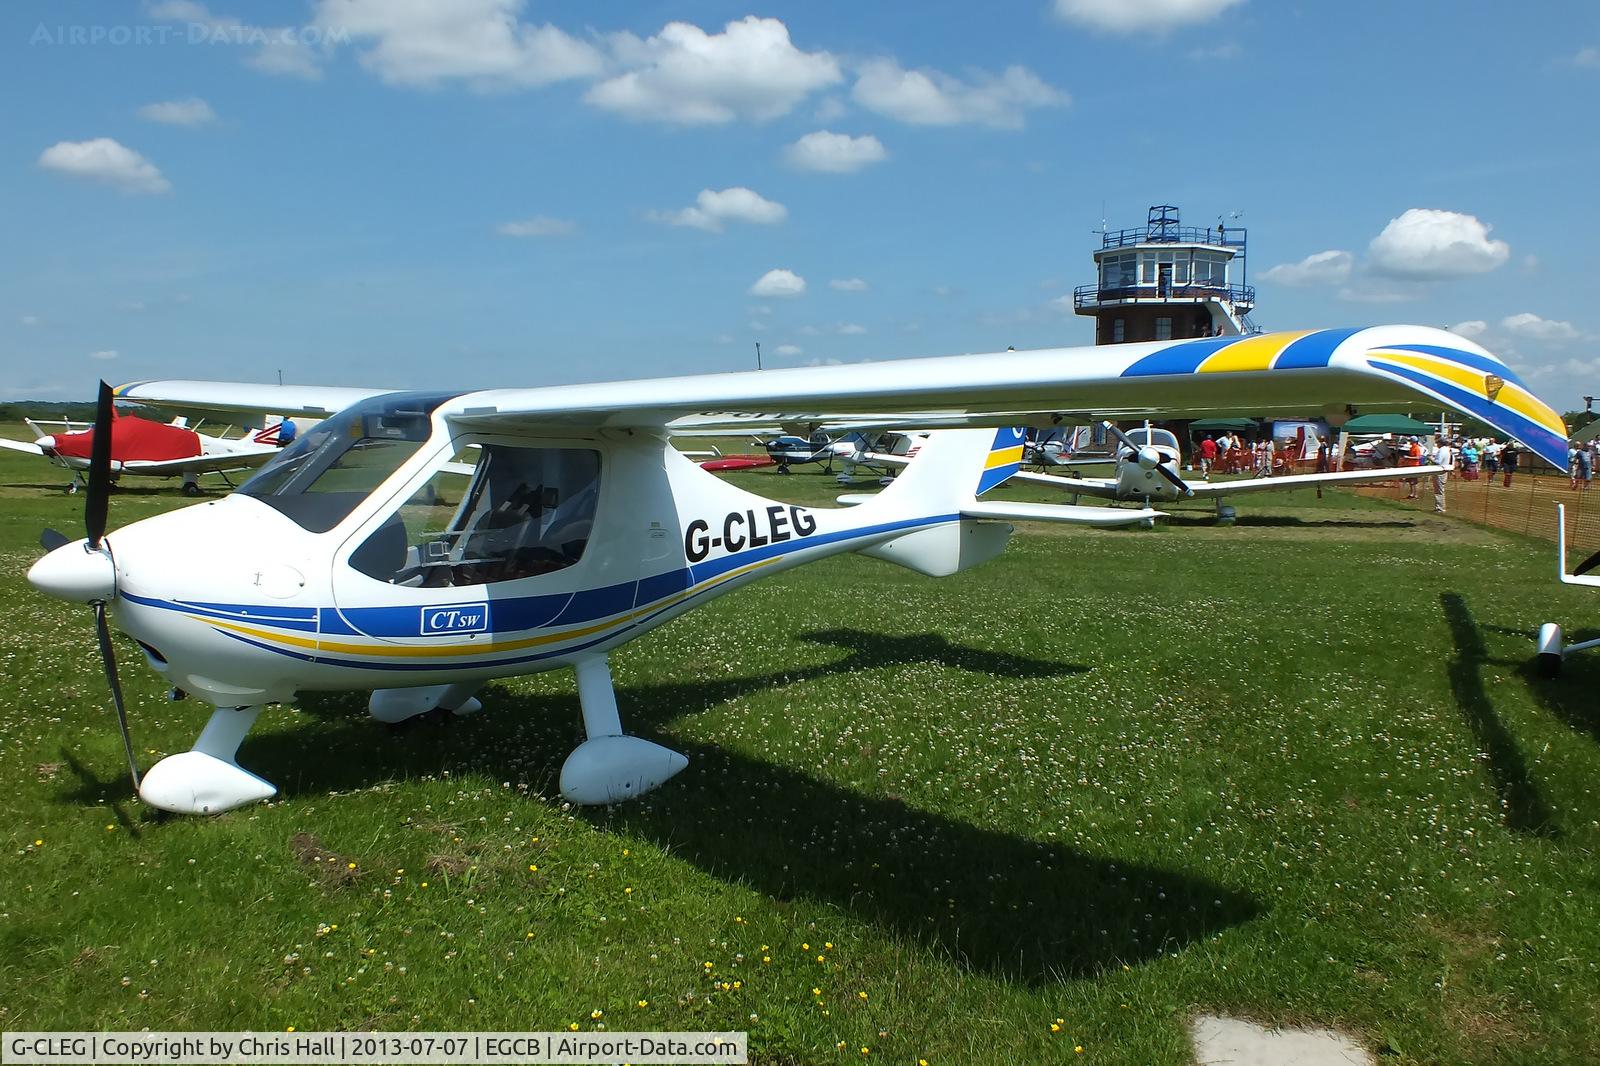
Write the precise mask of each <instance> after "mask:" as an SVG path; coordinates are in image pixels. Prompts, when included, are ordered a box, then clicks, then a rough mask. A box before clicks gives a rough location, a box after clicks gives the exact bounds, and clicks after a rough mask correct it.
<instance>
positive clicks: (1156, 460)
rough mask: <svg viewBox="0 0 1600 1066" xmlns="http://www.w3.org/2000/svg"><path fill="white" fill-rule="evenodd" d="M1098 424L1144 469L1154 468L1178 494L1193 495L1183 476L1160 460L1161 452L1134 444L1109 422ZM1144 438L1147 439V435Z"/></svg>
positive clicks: (1130, 438)
mask: <svg viewBox="0 0 1600 1066" xmlns="http://www.w3.org/2000/svg"><path fill="white" fill-rule="evenodd" d="M1100 425H1101V426H1102V427H1103V428H1104V429H1105V431H1106V432H1107V433H1109V434H1111V435H1112V436H1113V437H1116V438H1117V441H1118V442H1119V443H1120V444H1121V445H1122V446H1123V447H1124V448H1127V449H1128V450H1129V451H1130V452H1132V453H1133V457H1134V460H1135V461H1136V462H1137V463H1138V464H1139V465H1140V466H1142V467H1144V468H1145V469H1146V470H1154V471H1155V472H1156V473H1158V474H1160V475H1161V476H1162V477H1164V478H1166V479H1167V480H1168V481H1170V482H1172V487H1173V488H1175V489H1177V490H1178V495H1179V496H1193V495H1194V489H1191V488H1190V487H1189V485H1188V483H1187V482H1185V481H1184V480H1183V478H1181V477H1179V476H1178V475H1177V473H1176V472H1175V471H1173V469H1172V468H1171V467H1169V466H1167V464H1166V463H1163V462H1162V461H1161V453H1160V452H1159V451H1157V450H1156V449H1154V448H1152V447H1149V446H1148V445H1146V446H1143V447H1141V446H1140V445H1137V444H1135V443H1134V442H1133V438H1132V437H1130V436H1128V435H1127V434H1126V433H1124V432H1123V431H1122V430H1120V429H1118V428H1117V427H1116V426H1115V425H1114V424H1112V423H1111V422H1101V423H1100ZM1146 439H1148V437H1147V438H1146Z"/></svg>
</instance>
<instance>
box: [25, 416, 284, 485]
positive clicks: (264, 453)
mask: <svg viewBox="0 0 1600 1066" xmlns="http://www.w3.org/2000/svg"><path fill="white" fill-rule="evenodd" d="M25 421H27V424H28V428H30V429H32V430H33V432H34V436H35V439H34V440H32V441H18V440H7V439H4V438H0V448H6V449H9V450H10V451H14V452H23V453H25V454H28V455H36V456H39V457H40V458H43V459H48V460H50V461H51V462H53V463H55V464H56V465H57V466H61V467H64V468H66V469H67V470H70V471H71V472H72V474H73V480H72V482H71V484H70V485H68V486H67V490H68V491H69V492H76V491H78V485H79V482H80V480H81V477H80V475H81V474H82V473H83V472H84V471H86V470H88V468H89V459H90V455H91V453H92V452H93V450H94V429H93V427H92V426H90V425H85V424H81V423H71V422H62V423H53V422H44V421H37V422H36V421H33V420H25ZM58 424H59V425H60V426H61V427H62V429H61V431H60V432H54V433H47V432H45V431H44V430H45V429H46V428H47V427H51V426H55V425H58ZM280 427H281V423H278V424H274V425H272V426H269V427H268V428H266V429H264V430H262V431H260V432H258V433H256V434H254V435H253V436H244V437H236V438H226V437H213V436H209V435H207V434H204V433H199V432H196V431H195V430H192V429H189V428H188V427H187V426H184V425H183V424H182V420H181V419H178V420H174V421H173V422H170V423H162V422H152V421H150V420H148V419H144V418H139V417H137V416H136V415H123V414H119V415H115V416H114V417H113V418H112V420H111V430H110V437H111V460H110V462H111V477H112V479H113V480H116V479H118V478H121V477H124V476H128V475H138V476H141V477H165V478H172V477H181V478H182V479H183V492H184V495H186V496H198V495H199V494H200V475H201V474H209V473H215V474H221V475H222V477H223V479H224V480H226V479H227V472H228V471H235V470H248V469H251V468H253V467H257V466H260V465H261V464H262V463H264V462H266V461H267V460H268V459H270V458H272V457H273V456H274V455H276V454H277V452H278V434H279V432H280ZM230 484H231V482H230Z"/></svg>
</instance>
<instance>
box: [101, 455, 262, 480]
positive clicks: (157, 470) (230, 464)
mask: <svg viewBox="0 0 1600 1066" xmlns="http://www.w3.org/2000/svg"><path fill="white" fill-rule="evenodd" d="M276 454H277V452H276V451H270V452H269V451H259V452H255V451H252V452H217V453H214V454H211V455H191V456H189V457H188V458H186V459H129V460H128V461H126V462H124V463H123V464H122V470H123V472H124V473H128V474H150V475H153V476H157V477H159V476H163V475H165V476H176V475H178V474H207V473H212V472H214V471H217V470H246V469H251V468H254V467H258V466H261V465H262V464H264V463H265V462H266V461H267V460H268V459H271V458H272V457H273V456H274V455H276Z"/></svg>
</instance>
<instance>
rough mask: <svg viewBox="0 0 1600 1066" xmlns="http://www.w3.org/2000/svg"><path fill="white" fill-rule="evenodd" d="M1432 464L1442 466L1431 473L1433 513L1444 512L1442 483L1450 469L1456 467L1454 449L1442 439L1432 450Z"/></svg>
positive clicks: (1448, 476)
mask: <svg viewBox="0 0 1600 1066" xmlns="http://www.w3.org/2000/svg"><path fill="white" fill-rule="evenodd" d="M1433 465H1434V466H1442V467H1444V469H1443V470H1441V471H1439V472H1438V473H1437V474H1435V475H1433V513H1434V514H1444V483H1445V482H1446V481H1447V480H1449V478H1450V471H1452V470H1454V469H1455V468H1456V453H1455V450H1454V449H1453V448H1451V447H1450V445H1449V444H1448V443H1446V442H1445V441H1444V440H1440V441H1439V446H1438V447H1437V448H1435V449H1434V450H1433Z"/></svg>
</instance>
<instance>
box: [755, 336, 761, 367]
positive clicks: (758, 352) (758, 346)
mask: <svg viewBox="0 0 1600 1066" xmlns="http://www.w3.org/2000/svg"><path fill="white" fill-rule="evenodd" d="M756 369H757V370H760V369H761V342H760V341H756Z"/></svg>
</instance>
